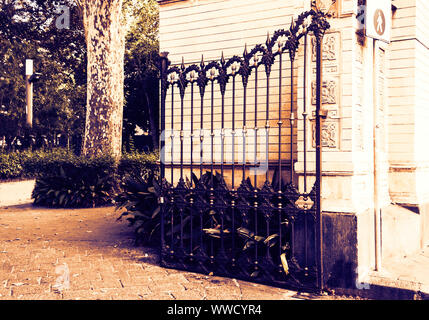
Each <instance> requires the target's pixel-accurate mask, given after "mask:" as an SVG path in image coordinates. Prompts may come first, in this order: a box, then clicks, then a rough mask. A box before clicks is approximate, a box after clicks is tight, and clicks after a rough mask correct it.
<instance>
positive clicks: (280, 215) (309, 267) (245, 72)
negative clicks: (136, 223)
mask: <svg viewBox="0 0 429 320" xmlns="http://www.w3.org/2000/svg"><path fill="white" fill-rule="evenodd" d="M328 28H329V23H328V22H327V15H326V14H324V13H323V12H320V11H318V10H310V11H307V12H304V13H302V14H301V15H299V16H298V18H297V19H296V20H295V21H294V20H292V23H291V25H290V27H289V28H288V29H286V30H285V29H281V30H277V31H276V32H274V34H273V35H272V36H270V35H269V34H268V35H267V40H266V42H265V44H259V45H256V46H255V47H253V48H252V49H251V50H250V51H248V49H247V46H245V49H244V52H243V54H242V56H233V57H231V58H230V59H225V57H224V54H223V53H222V55H221V58H220V60H219V61H211V62H208V63H206V62H204V58H203V57H202V58H201V62H200V63H198V64H191V65H189V66H186V65H185V62H184V61H183V60H182V63H181V64H180V65H170V61H169V60H168V58H167V54H166V53H163V54H161V56H160V82H161V86H160V88H161V102H160V104H161V105H160V109H161V114H160V116H161V126H160V128H161V135H160V136H161V137H162V139H161V143H160V146H161V164H160V166H161V170H160V173H161V174H160V175H161V177H160V178H161V183H160V185H161V187H162V188H161V189H162V191H161V196H160V199H159V202H160V205H161V217H162V218H161V228H160V230H161V263H162V265H163V266H166V267H173V268H180V269H186V270H191V271H197V272H204V273H210V272H212V273H214V274H218V275H225V276H231V277H236V278H242V279H246V280H253V281H256V282H263V283H270V284H274V285H279V286H288V287H296V288H303V287H307V288H309V289H311V288H319V289H321V288H323V283H324V281H323V261H322V243H323V242H322V232H321V230H322V229H321V227H322V221H321V202H320V194H321V151H322V150H321V135H320V131H321V118H322V117H323V115H322V113H321V112H320V111H321V83H322V67H321V66H322V54H321V50H322V40H323V36H324V33H325V31H326V30H327V29H328ZM308 35H313V36H314V37H315V39H316V50H317V53H316V108H315V120H314V121H315V128H316V129H315V146H316V148H315V154H316V161H315V170H314V172H315V173H314V176H315V183H314V185H313V187H312V188H311V190H310V191H308V186H307V184H308V182H307V175H308V174H309V173H308V168H307V156H306V153H307V141H306V140H307V132H306V131H307V121H309V116H308V111H307V106H306V101H307V99H306V78H305V77H306V75H305V73H306V72H307V36H308ZM301 42H304V51H303V54H304V84H303V90H304V91H303V92H304V95H303V97H304V98H303V108H302V113H301V115H299V114H298V108H297V107H296V105H295V101H296V96H294V87H295V85H296V83H295V82H294V73H293V72H294V68H295V66H294V62H295V60H296V59H297V52H298V48H299V46H300V43H301ZM286 53H287V56H286V58H288V61H289V63H290V64H289V65H288V64H287V59H285V54H286ZM276 63H278V66H279V68H278V70H277V69H274V68H273V66H274V65H275V64H276ZM262 66H263V70H262ZM284 66H286V67H287V68H289V69H290V85H289V87H288V88H289V89H290V109H289V110H288V111H287V113H288V114H289V119H288V121H286V122H284V121H283V120H284V119H285V116H286V114H285V112H284V110H283V95H282V90H283V88H284V87H285V86H284V83H283V82H282V79H283V78H284V73H283V71H284V70H283V68H284ZM260 67H261V68H260ZM262 71H264V72H265V80H266V84H265V85H266V94H265V98H266V100H265V103H263V104H261V103H260V102H259V99H258V98H260V95H259V97H258V94H259V91H258V85H259V84H260V83H259V82H260V81H259V80H258V74H259V73H260V72H262ZM273 75H275V76H278V80H277V81H278V83H277V84H275V85H274V84H273V83H274V80H276V78H275V77H273ZM237 77H240V78H241V92H242V99H243V100H242V107H243V112H242V119H239V118H238V117H237V114H236V106H237V104H238V103H239V99H237V95H236V92H237V86H239V85H240V81H239V80H238V79H237ZM249 82H250V84H252V85H253V89H254V101H253V102H252V101H248V99H247V94H248V91H249ZM273 85H274V86H275V87H276V89H278V91H279V92H278V100H279V101H278V120H277V122H276V124H277V129H276V130H275V131H277V132H278V161H277V163H274V164H272V163H271V164H267V169H270V170H271V171H273V172H274V174H273V177H271V176H270V174H269V171H268V170H267V171H266V172H265V181H264V183H263V184H262V185H261V186H259V185H258V180H257V177H256V174H254V179H253V181H252V180H251V179H250V176H251V175H250V174H248V172H250V170H256V159H257V154H258V149H257V145H258V141H260V138H261V134H260V133H259V132H262V134H265V148H266V154H267V159H268V149H269V137H270V129H271V126H270V120H276V119H270V111H271V110H270V107H271V106H272V100H271V99H270V96H271V94H270V87H272V86H273ZM195 87H198V90H199V91H198V92H199V95H200V105H199V111H200V119H199V122H200V127H199V133H198V131H197V130H195V127H196V126H195V124H194V111H195V110H196V109H198V106H197V105H196V104H195V103H194V99H195V96H197V94H196V92H195ZM175 88H176V89H178V91H175ZM228 90H231V96H232V97H231V110H232V124H231V128H228V127H226V125H225V123H226V121H225V99H226V93H227V91H228ZM175 92H176V93H177V92H178V94H179V98H180V121H179V125H180V130H179V135H178V136H179V138H180V150H179V151H180V157H179V159H177V158H176V157H174V147H173V146H174V143H175V141H176V140H175V139H176V138H177V137H176V136H177V135H175V134H174V130H175V126H174V122H175V120H176V119H178V118H179V115H178V114H175V113H174V108H175V105H174V103H175ZM215 92H219V93H220V104H219V105H217V100H216V99H215ZM168 94H170V95H171V101H170V104H171V105H169V107H170V108H171V114H170V117H171V123H170V135H169V136H166V135H165V132H166V131H165V130H166V126H165V119H166V117H168V115H167V114H166V103H167V102H166V101H167V95H168ZM187 94H188V95H189V94H190V96H188V100H187V99H185V97H186V95H187ZM208 95H209V99H205V98H206V97H207V96H208ZM207 102H208V104H207ZM185 105H189V107H190V112H191V114H190V119H191V120H190V121H191V122H190V124H191V125H190V133H189V139H190V142H191V155H190V161H187V162H186V161H185V160H184V141H185V136H186V133H185V127H184V118H185ZM261 106H263V109H262V110H261V109H260V107H261ZM215 107H220V115H221V118H220V128H219V133H218V136H219V137H220V158H221V161H220V166H218V167H219V168H220V174H219V173H218V172H217V171H216V170H215V159H214V157H215V151H214V147H215V136H216V132H215V125H214V121H215V120H214V115H215V111H214V109H215ZM208 110H209V114H210V118H209V120H208V119H206V118H205V117H204V115H205V113H206V114H207V111H208ZM250 110H252V111H253V121H251V122H250V121H249V120H248V119H247V114H248V113H250V112H252V111H250ZM205 111H206V112H205ZM261 113H262V114H265V118H264V119H260V118H258V116H259V115H260V114H261ZM295 115H296V116H295ZM258 120H264V121H265V123H264V126H263V127H262V128H260V126H259V121H258ZM299 121H302V122H303V124H302V127H301V128H303V129H301V130H303V135H304V150H303V155H304V158H303V162H304V170H303V181H304V191H303V192H300V191H299V190H298V187H297V185H296V181H295V180H296V179H295V176H296V173H295V171H294V161H295V160H294V155H296V151H294V146H295V142H294V140H293V137H294V135H295V132H296V130H298V126H297V124H298V123H299ZM207 124H209V128H205V127H204V126H205V125H207ZM287 124H289V129H290V131H289V133H288V134H289V137H290V141H289V150H288V152H289V155H290V158H289V160H288V162H285V161H284V160H283V159H282V151H281V150H282V148H281V147H282V144H284V143H283V141H282V139H283V137H284V135H283V133H285V132H286V130H285V129H286V128H287V127H286V125H287ZM252 125H253V128H252V130H253V133H254V137H253V138H254V150H253V152H254V160H255V167H252V166H251V164H250V163H249V162H248V161H247V159H246V153H247V150H246V143H247V142H248V139H249V138H248V134H249V127H250V126H252ZM261 129H262V130H261ZM204 130H209V132H210V149H209V151H207V150H204V153H203V147H204V139H205V138H206V137H205V135H204ZM227 130H230V133H231V135H230V137H231V144H232V163H231V165H230V166H229V167H228V168H229V169H230V170H231V173H230V174H231V179H230V180H231V183H230V184H229V185H228V184H227V183H226V180H225V175H226V173H225V165H226V161H225V139H226V132H227ZM237 130H238V131H237ZM240 131H241V132H240ZM239 135H241V138H242V143H243V145H242V146H241V153H242V157H241V156H240V151H239V152H238V154H236V150H235V147H236V146H238V147H240V146H239V145H238V141H237V140H236V138H237V136H239ZM196 137H199V147H200V152H199V157H198V156H197V158H199V159H195V158H194V139H195V138H196ZM167 139H170V140H169V141H170V144H171V145H170V146H169V147H170V148H169V150H166V143H165V141H166V140H167ZM195 140H196V139H195ZM167 141H168V140H167ZM239 149H240V148H239ZM166 152H170V155H171V157H170V161H169V162H168V163H167V162H166ZM207 152H209V153H210V160H209V161H208V162H207V161H206V162H205V161H204V155H205V154H206V153H207ZM240 160H242V163H241V165H242V167H241V170H240V169H239V168H237V166H238V165H239V164H240V163H239V161H240ZM267 161H268V160H267ZM188 162H189V163H188ZM194 165H197V166H199V174H198V173H196V172H194V171H195V170H194ZM270 165H271V167H270ZM166 166H169V168H167V169H169V170H170V178H169V179H167V176H168V175H167V174H166ZM175 168H178V169H179V172H180V175H179V178H178V179H177V180H178V181H177V182H175V181H174V179H175V174H174V169H175ZM185 168H189V176H187V175H186V174H185V173H184V169H185ZM204 168H206V170H207V172H206V173H204ZM197 171H198V170H197ZM239 171H241V181H240V183H237V181H236V178H237V177H236V173H239ZM254 172H256V171H254ZM287 172H289V175H288V174H286V173H287ZM238 176H239V175H238ZM287 177H288V179H287Z"/></svg>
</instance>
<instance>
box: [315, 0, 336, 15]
mask: <svg viewBox="0 0 429 320" xmlns="http://www.w3.org/2000/svg"><path fill="white" fill-rule="evenodd" d="M338 3H339V1H338V0H316V7H317V8H319V9H320V10H321V11H323V12H326V13H329V14H330V15H332V16H333V17H338Z"/></svg>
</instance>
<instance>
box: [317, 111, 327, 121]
mask: <svg viewBox="0 0 429 320" xmlns="http://www.w3.org/2000/svg"><path fill="white" fill-rule="evenodd" d="M319 116H320V117H321V118H322V119H326V118H327V117H328V110H326V109H320V110H319Z"/></svg>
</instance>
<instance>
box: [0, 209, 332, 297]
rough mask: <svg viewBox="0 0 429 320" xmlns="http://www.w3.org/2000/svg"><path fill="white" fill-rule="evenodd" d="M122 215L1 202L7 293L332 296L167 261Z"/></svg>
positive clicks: (2, 284) (3, 293)
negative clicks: (142, 242) (162, 262)
mask: <svg viewBox="0 0 429 320" xmlns="http://www.w3.org/2000/svg"><path fill="white" fill-rule="evenodd" d="M118 216H119V212H117V211H115V210H114V208H112V207H106V208H96V209H79V210H77V209H75V210H71V209H46V208H36V207H33V206H32V205H30V204H26V205H20V206H12V207H9V208H7V207H6V208H5V207H3V208H0V299H33V300H36V299H37V300H38V299H86V300H88V299H90V300H93V299H103V300H107V299H117V300H119V299H120V300H128V299H133V300H134V299H153V300H164V299H186V300H189V299H195V300H200V299H208V300H221V299H230V300H239V299H245V300H248V299H252V300H261V299H272V300H283V299H311V298H317V299H321V298H329V297H311V296H309V295H305V294H298V293H297V292H295V291H289V290H284V289H279V288H274V287H269V286H264V285H259V284H253V283H249V282H244V281H237V280H235V279H227V278H220V277H208V276H205V275H201V274H195V273H189V272H181V271H176V270H170V269H164V268H161V267H159V266H158V265H157V262H156V260H157V257H156V255H155V254H154V252H153V251H151V249H147V248H142V247H135V246H134V245H133V236H132V229H131V228H129V227H128V223H127V222H126V221H123V222H120V221H116V219H117V217H118ZM67 283H69V287H68V288H67Z"/></svg>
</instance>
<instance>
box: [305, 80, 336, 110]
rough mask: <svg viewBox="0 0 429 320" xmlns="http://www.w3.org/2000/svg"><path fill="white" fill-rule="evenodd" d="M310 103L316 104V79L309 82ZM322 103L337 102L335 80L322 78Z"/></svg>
mask: <svg viewBox="0 0 429 320" xmlns="http://www.w3.org/2000/svg"><path fill="white" fill-rule="evenodd" d="M311 88H312V90H311V103H312V104H313V105H315V104H316V81H312V83H311ZM322 104H337V82H336V81H335V80H324V81H323V82H322Z"/></svg>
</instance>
